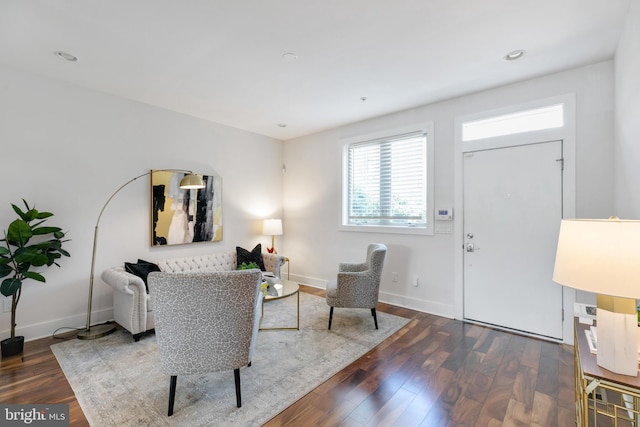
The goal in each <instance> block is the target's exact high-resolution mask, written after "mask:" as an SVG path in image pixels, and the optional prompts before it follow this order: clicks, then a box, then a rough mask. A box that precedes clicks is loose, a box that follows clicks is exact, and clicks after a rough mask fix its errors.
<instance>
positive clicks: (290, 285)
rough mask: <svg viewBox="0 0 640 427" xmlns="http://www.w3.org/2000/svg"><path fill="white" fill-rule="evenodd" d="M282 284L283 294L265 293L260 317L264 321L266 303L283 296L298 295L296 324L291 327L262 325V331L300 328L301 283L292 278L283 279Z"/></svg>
mask: <svg viewBox="0 0 640 427" xmlns="http://www.w3.org/2000/svg"><path fill="white" fill-rule="evenodd" d="M280 284H281V285H282V295H265V297H264V298H263V299H262V316H261V318H260V323H262V317H264V304H265V303H267V302H270V301H275V300H279V299H283V298H288V297H290V296H293V295H296V299H297V301H296V326H295V327H293V326H289V327H271V328H263V327H262V326H260V330H261V331H273V330H292V329H295V330H300V285H299V284H298V283H296V282H292V281H291V280H283V281H282V282H281V283H280Z"/></svg>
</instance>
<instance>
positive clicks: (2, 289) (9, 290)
mask: <svg viewBox="0 0 640 427" xmlns="http://www.w3.org/2000/svg"><path fill="white" fill-rule="evenodd" d="M20 286H22V280H18V279H14V278H11V279H4V280H3V281H2V284H0V293H1V294H2V295H4V296H5V297H10V296H12V295H13V294H15V293H16V292H18V289H20Z"/></svg>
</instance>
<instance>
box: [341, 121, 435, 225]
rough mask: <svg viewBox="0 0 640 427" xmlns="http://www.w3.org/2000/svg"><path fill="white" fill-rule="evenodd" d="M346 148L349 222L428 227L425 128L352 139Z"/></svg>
mask: <svg viewBox="0 0 640 427" xmlns="http://www.w3.org/2000/svg"><path fill="white" fill-rule="evenodd" d="M346 149H347V159H348V161H347V167H348V170H347V187H348V188H347V195H348V197H347V199H348V200H347V205H348V212H347V215H346V220H347V221H346V223H347V224H348V225H363V226H367V225H369V226H386V227H389V226H391V227H394V226H395V227H423V228H424V227H426V224H427V135H426V134H425V133H424V132H414V133H410V134H404V135H398V136H394V137H390V138H383V139H378V140H372V141H366V142H358V143H353V144H349V145H348V146H347V147H346Z"/></svg>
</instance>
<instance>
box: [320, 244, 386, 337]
mask: <svg viewBox="0 0 640 427" xmlns="http://www.w3.org/2000/svg"><path fill="white" fill-rule="evenodd" d="M386 254H387V247H386V246H385V245H383V244H382V243H371V244H370V245H369V246H368V247H367V259H366V261H365V262H363V263H359V264H351V263H340V266H339V268H338V278H337V280H336V281H332V282H329V283H328V284H327V305H329V307H331V308H330V310H329V329H331V321H332V320H333V309H334V307H345V308H368V309H370V310H371V315H372V316H373V321H374V324H375V326H376V329H378V317H377V316H376V304H377V303H378V293H379V290H380V275H381V274H382V267H383V266H384V257H385V255H386Z"/></svg>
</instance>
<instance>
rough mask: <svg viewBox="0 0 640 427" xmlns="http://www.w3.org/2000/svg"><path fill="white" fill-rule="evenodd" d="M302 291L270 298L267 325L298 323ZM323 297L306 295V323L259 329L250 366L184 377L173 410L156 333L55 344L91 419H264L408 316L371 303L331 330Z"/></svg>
mask: <svg viewBox="0 0 640 427" xmlns="http://www.w3.org/2000/svg"><path fill="white" fill-rule="evenodd" d="M295 303H296V298H295V297H290V298H285V299H283V300H278V301H271V302H268V303H267V304H265V310H264V320H263V325H262V326H263V327H265V326H295V313H296V307H295ZM328 317H329V307H328V306H327V305H326V303H325V300H324V298H320V297H317V296H313V295H310V294H305V293H301V294H300V330H299V331H297V330H283V331H261V332H260V334H259V338H258V343H257V348H256V354H255V356H254V358H253V361H252V366H251V367H246V368H242V369H241V371H240V377H241V383H242V407H241V408H237V407H236V404H235V402H236V400H235V386H234V381H233V371H229V372H219V373H212V374H206V375H183V376H178V386H177V390H176V402H175V412H174V414H173V416H171V417H167V415H166V414H167V403H168V397H169V377H168V376H167V375H164V374H163V373H162V372H160V363H159V356H158V349H157V344H156V338H155V336H153V335H149V336H145V337H143V338H142V339H141V340H140V341H139V342H134V341H133V340H132V338H131V335H130V334H129V333H126V332H124V331H118V332H116V333H114V334H111V335H109V336H107V337H103V338H100V339H97V340H94V341H82V340H70V341H66V342H63V343H59V344H54V345H53V346H51V350H52V351H53V353H54V354H55V356H56V358H57V359H58V362H59V363H60V366H61V367H62V370H63V371H64V373H65V375H66V377H67V379H68V380H69V383H70V384H71V387H72V388H73V391H74V392H75V394H76V397H77V399H78V402H79V403H80V406H81V407H82V409H83V411H84V413H85V415H86V417H87V419H88V420H89V423H90V424H91V425H92V426H98V427H102V426H105V427H106V426H234V427H236V426H260V425H262V424H263V423H265V422H267V421H268V420H270V419H271V418H273V417H274V416H275V415H277V414H278V413H280V412H281V411H282V410H284V409H285V408H287V407H288V406H290V405H291V404H293V403H294V402H295V401H296V400H298V399H300V398H301V397H303V396H304V395H305V394H307V393H308V392H310V391H311V390H313V389H314V388H315V387H317V386H318V385H320V384H321V383H322V382H324V381H325V380H327V379H329V378H330V377H331V376H332V375H334V374H335V373H336V372H338V371H340V370H341V369H343V368H344V367H346V366H348V365H349V364H350V363H351V362H353V361H354V360H356V359H358V358H359V357H360V356H362V355H363V354H365V353H366V352H368V351H369V350H370V349H372V348H373V347H375V346H376V345H377V344H379V343H380V342H382V341H383V340H384V339H386V338H387V337H389V336H390V335H391V334H393V333H394V332H395V331H397V330H398V329H400V328H401V327H402V326H404V325H405V324H406V323H407V322H408V320H407V319H404V318H401V317H397V316H393V315H389V314H386V313H378V325H379V327H380V329H379V330H376V329H375V328H374V325H373V318H372V317H371V312H370V311H369V310H362V309H360V310H350V309H336V310H335V311H334V316H333V317H334V319H333V325H332V328H331V329H332V330H331V331H328V330H327V321H328Z"/></svg>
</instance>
